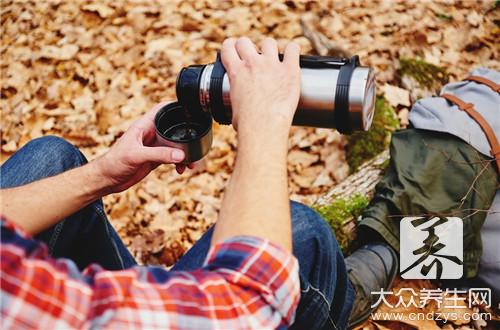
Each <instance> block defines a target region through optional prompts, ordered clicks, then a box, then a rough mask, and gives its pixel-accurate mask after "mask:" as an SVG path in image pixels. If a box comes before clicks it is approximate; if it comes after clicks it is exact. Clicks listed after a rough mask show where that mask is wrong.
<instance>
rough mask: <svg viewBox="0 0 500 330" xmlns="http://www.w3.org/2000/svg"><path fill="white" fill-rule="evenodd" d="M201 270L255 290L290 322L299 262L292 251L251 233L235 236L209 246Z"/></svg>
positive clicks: (296, 296)
mask: <svg viewBox="0 0 500 330" xmlns="http://www.w3.org/2000/svg"><path fill="white" fill-rule="evenodd" d="M204 269H206V270H209V271H218V272H219V273H222V274H224V276H225V277H226V279H227V280H228V281H229V282H232V283H234V284H236V285H240V286H242V287H247V288H251V289H252V290H255V291H258V292H259V294H260V295H261V297H262V298H263V299H264V300H266V302H267V304H269V305H270V306H271V307H272V308H273V309H275V310H277V311H278V312H279V313H280V314H281V315H282V317H283V319H284V320H285V321H286V323H288V324H291V323H292V322H293V320H294V317H295V310H296V307H297V305H298V301H299V299H300V282H299V264H298V261H297V259H296V258H295V257H294V256H293V254H292V253H290V252H289V251H287V250H285V249H283V248H282V247H280V246H278V245H276V244H274V243H271V242H270V241H269V240H265V239H262V238H258V237H253V236H235V237H232V238H229V239H227V240H225V241H224V242H221V243H218V244H217V245H215V246H214V247H212V248H211V249H210V251H209V253H208V255H207V258H206V260H205V263H204Z"/></svg>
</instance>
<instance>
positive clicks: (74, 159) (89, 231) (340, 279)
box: [0, 136, 354, 329]
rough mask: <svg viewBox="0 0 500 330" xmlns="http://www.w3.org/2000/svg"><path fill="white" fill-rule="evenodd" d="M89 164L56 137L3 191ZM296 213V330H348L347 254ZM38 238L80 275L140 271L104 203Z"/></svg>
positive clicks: (200, 250) (200, 257) (312, 218)
mask: <svg viewBox="0 0 500 330" xmlns="http://www.w3.org/2000/svg"><path fill="white" fill-rule="evenodd" d="M86 162H87V160H86V159H85V157H84V156H83V154H82V153H81V152H80V151H79V150H78V149H77V148H76V147H74V146H73V145H72V144H70V143H68V142H66V141H65V140H63V139H61V138H58V137H54V136H47V137H42V138H38V139H35V140H33V141H31V142H29V143H28V144H26V145H25V146H24V147H23V148H21V149H20V150H19V151H18V152H16V153H15V154H14V155H12V157H10V158H9V159H8V160H7V161H6V162H5V164H3V165H2V167H0V186H1V188H8V187H16V186H20V185H23V184H27V183H30V182H33V181H35V180H38V179H42V178H45V177H50V176H54V175H57V174H59V173H62V172H64V171H67V170H69V169H72V168H75V167H78V166H81V165H84V164H85V163H86ZM75 189H78V187H75ZM48 193H50V192H48ZM27 198H29V196H27ZM291 210H292V227H293V253H294V255H295V256H296V257H297V259H298V261H299V266H300V285H301V298H300V302H299V306H298V309H297V314H296V319H295V323H294V325H293V326H292V328H293V329H344V328H345V327H346V324H347V320H348V317H349V314H350V311H351V308H352V304H353V301H354V290H353V288H352V286H351V284H350V282H349V279H348V277H347V272H346V268H345V265H344V257H343V255H342V252H341V251H340V249H339V246H338V244H337V241H336V240H335V237H334V235H333V233H332V230H331V229H330V227H329V226H328V225H327V224H326V223H325V221H324V220H323V219H322V218H321V217H320V216H319V215H318V214H317V213H316V212H315V211H314V210H312V209H311V208H309V207H307V206H305V205H302V204H300V203H296V202H291ZM212 233H213V228H211V229H209V230H208V231H207V232H206V233H205V234H204V235H203V236H202V237H201V238H200V239H199V240H198V242H196V244H195V245H194V246H193V247H192V248H191V249H190V250H189V251H188V252H187V253H186V254H185V255H184V256H183V257H182V258H181V259H180V260H179V261H178V262H177V264H175V265H174V267H173V270H193V269H196V268H199V267H201V265H202V264H203V261H204V259H205V257H206V255H207V253H208V249H209V246H210V240H211V237H212ZM36 238H37V239H39V240H40V241H43V242H45V243H46V244H47V246H48V248H49V254H50V255H51V256H52V257H54V258H69V259H72V260H73V261H74V262H75V263H76V264H77V265H78V267H79V268H80V269H84V268H85V267H86V266H88V265H89V264H91V263H97V264H100V265H101V266H102V267H103V268H105V269H109V270H120V269H126V268H129V267H132V266H134V265H136V262H135V260H134V258H133V257H132V255H131V254H130V252H129V251H128V250H127V248H126V247H125V245H124V244H123V242H122V241H121V240H120V238H119V236H118V234H117V233H116V231H115V230H114V229H113V227H112V226H111V224H110V223H109V221H108V219H107V218H106V215H105V212H104V208H103V204H102V201H101V200H98V201H96V202H94V203H92V204H90V205H88V206H86V207H84V208H83V209H81V210H80V211H78V212H76V213H75V214H73V215H71V216H69V217H67V218H65V219H63V220H62V221H61V222H59V223H57V224H56V225H54V226H53V227H52V228H49V229H48V230H46V231H44V232H42V233H40V234H38V235H36Z"/></svg>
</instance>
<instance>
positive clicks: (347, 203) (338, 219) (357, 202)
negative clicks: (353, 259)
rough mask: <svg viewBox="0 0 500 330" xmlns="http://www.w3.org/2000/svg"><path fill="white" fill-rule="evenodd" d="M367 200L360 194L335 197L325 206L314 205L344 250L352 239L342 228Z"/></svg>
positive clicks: (355, 216)
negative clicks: (342, 197) (346, 197)
mask: <svg viewBox="0 0 500 330" xmlns="http://www.w3.org/2000/svg"><path fill="white" fill-rule="evenodd" d="M368 203H369V200H368V198H367V197H365V196H362V195H360V194H357V195H354V196H352V197H350V198H348V199H336V200H335V201H334V202H333V203H331V204H330V205H327V206H320V207H316V210H317V211H318V213H319V214H321V216H322V217H323V218H324V219H325V220H326V222H327V223H328V224H329V225H330V227H332V229H333V230H334V231H335V235H336V237H337V241H338V242H339V245H340V247H341V248H342V250H343V251H346V250H347V248H348V245H349V243H350V241H351V239H352V237H350V236H349V233H346V232H345V231H344V230H343V227H344V225H345V223H346V221H347V220H349V219H352V218H354V219H356V218H358V217H359V216H360V214H361V212H362V211H363V210H364V209H365V208H366V207H367V206H368Z"/></svg>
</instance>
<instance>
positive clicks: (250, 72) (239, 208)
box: [212, 38, 300, 251]
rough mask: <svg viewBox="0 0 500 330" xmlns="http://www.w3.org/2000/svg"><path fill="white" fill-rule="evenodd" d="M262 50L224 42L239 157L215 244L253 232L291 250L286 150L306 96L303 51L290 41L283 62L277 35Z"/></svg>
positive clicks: (240, 41) (245, 43) (238, 42)
mask: <svg viewBox="0 0 500 330" xmlns="http://www.w3.org/2000/svg"><path fill="white" fill-rule="evenodd" d="M261 51H262V54H259V53H258V52H257V50H256V48H255V45H254V44H253V43H252V42H251V41H250V40H248V39H247V38H240V39H238V40H234V39H228V40H226V41H225V42H224V44H223V45H222V63H223V64H224V67H225V68H226V71H227V73H228V75H229V82H230V84H231V105H232V108H233V125H234V126H235V128H236V129H237V130H238V156H237V157H236V163H235V166H234V171H233V174H232V176H231V180H230V181H229V184H228V186H227V188H226V192H225V194H224V200H223V202H222V206H221V210H220V213H219V219H218V220H217V225H216V226H215V230H214V234H213V236H212V244H214V243H217V242H222V241H224V240H225V239H228V238H229V237H234V236H239V235H248V236H256V237H260V238H264V239H268V240H269V241H271V242H273V243H275V244H278V245H280V246H281V247H283V248H285V249H287V250H288V251H291V249H292V230H291V218H290V204H289V200H288V186H287V182H288V180H287V166H286V155H287V152H288V134H289V131H290V127H291V125H292V120H293V115H294V113H295V109H296V108H297V104H298V100H299V95H300V68H299V53H300V51H299V47H298V46H297V45H296V44H294V43H291V44H289V45H288V46H287V48H286V50H285V54H284V55H285V56H284V59H283V62H280V60H279V57H278V46H277V44H276V41H274V40H273V39H265V40H264V41H263V43H262V49H261Z"/></svg>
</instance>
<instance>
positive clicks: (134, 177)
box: [0, 103, 185, 235]
mask: <svg viewBox="0 0 500 330" xmlns="http://www.w3.org/2000/svg"><path fill="white" fill-rule="evenodd" d="M166 104H167V103H161V104H158V105H157V106H156V107H155V108H153V110H151V111H150V112H148V113H147V114H146V115H144V116H143V117H142V118H140V119H139V120H137V121H136V122H135V123H134V124H133V125H132V126H131V127H130V128H129V129H128V130H127V131H126V132H125V134H123V136H122V137H121V138H120V139H119V140H118V141H117V142H116V143H115V145H114V146H113V147H112V148H111V149H110V150H109V151H108V152H107V153H106V154H104V155H102V156H101V157H99V158H98V159H96V160H94V161H92V162H90V163H88V164H86V165H84V166H80V167H77V168H74V169H72V170H69V171H67V172H64V173H61V174H59V175H56V176H52V177H48V178H45V179H42V180H38V181H35V182H32V183H29V184H26V185H24V186H20V187H15V188H9V189H2V190H0V201H1V209H2V213H3V215H5V216H6V217H7V218H8V219H10V220H11V221H13V222H15V223H17V224H18V225H19V226H21V227H22V228H24V230H26V231H27V232H29V233H31V234H33V235H35V234H38V233H40V232H42V231H43V230H45V229H47V228H49V227H51V226H52V225H54V224H55V223H57V222H58V221H60V220H62V219H64V218H65V217H67V216H68V215H70V214H73V213H75V212H76V211H78V210H80V209H82V208H83V207H85V206H86V205H88V204H90V203H92V202H94V201H95V200H97V199H99V198H101V197H103V196H104V195H107V194H109V193H112V192H119V191H123V190H125V189H127V188H128V187H130V186H132V185H134V184H135V183H137V182H138V181H140V180H141V179H143V178H144V177H145V176H146V175H148V174H149V172H151V170H153V169H154V168H156V167H157V166H159V165H160V164H168V163H178V162H180V161H182V160H183V159H184V152H183V151H182V150H178V149H174V148H169V147H164V146H155V141H156V133H155V127H154V123H153V120H154V116H155V114H156V112H157V111H158V110H159V109H160V108H161V107H162V106H164V105H166ZM184 169H185V166H184V165H177V172H179V173H182V172H183V171H184ZM75 187H76V189H75Z"/></svg>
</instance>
